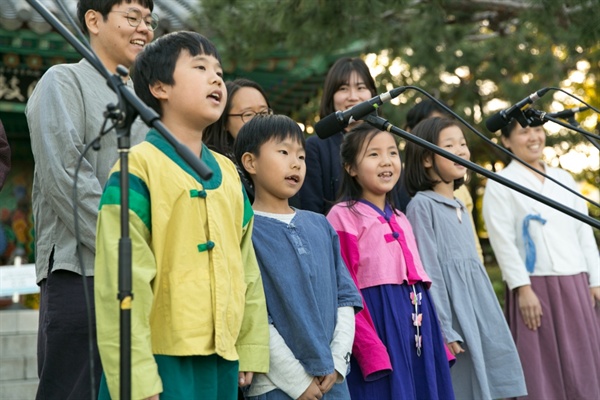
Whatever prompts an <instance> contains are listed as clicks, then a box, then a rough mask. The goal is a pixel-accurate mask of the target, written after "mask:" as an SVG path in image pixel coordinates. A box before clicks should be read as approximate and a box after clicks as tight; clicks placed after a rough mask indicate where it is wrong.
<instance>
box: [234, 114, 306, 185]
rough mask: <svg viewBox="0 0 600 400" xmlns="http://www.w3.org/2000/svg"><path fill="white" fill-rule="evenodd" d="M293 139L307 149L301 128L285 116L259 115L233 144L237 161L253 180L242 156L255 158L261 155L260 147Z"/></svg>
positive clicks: (245, 125)
mask: <svg viewBox="0 0 600 400" xmlns="http://www.w3.org/2000/svg"><path fill="white" fill-rule="evenodd" d="M288 138H291V139H292V140H295V141H297V142H298V143H300V144H302V147H305V140H304V134H303V133H302V129H300V126H298V124H297V123H296V122H295V121H294V120H293V119H291V118H290V117H287V116H285V115H277V114H274V115H257V116H256V117H254V118H252V119H251V120H250V121H248V122H246V123H245V124H244V125H243V126H242V128H241V129H240V131H239V132H238V135H237V138H236V139H235V142H234V144H233V149H234V153H235V160H236V162H237V164H238V166H239V167H240V169H241V170H242V171H243V172H244V175H245V176H246V177H248V179H251V177H250V175H249V174H248V173H247V172H246V170H245V169H244V165H243V163H242V156H243V155H244V153H251V154H254V155H255V156H259V155H260V147H261V146H262V145H263V144H265V143H266V142H268V141H270V140H275V141H278V142H282V141H284V140H285V139H288Z"/></svg>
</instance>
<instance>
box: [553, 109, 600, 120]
mask: <svg viewBox="0 0 600 400" xmlns="http://www.w3.org/2000/svg"><path fill="white" fill-rule="evenodd" d="M589 109H590V107H589V106H585V107H575V108H569V109H567V110H562V111H559V112H555V113H548V114H546V115H547V116H548V117H552V118H560V119H569V118H572V117H574V116H575V114H577V113H579V112H583V111H587V110H589Z"/></svg>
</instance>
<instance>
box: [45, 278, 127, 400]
mask: <svg viewBox="0 0 600 400" xmlns="http://www.w3.org/2000/svg"><path fill="white" fill-rule="evenodd" d="M50 267H52V266H50ZM86 280H87V287H88V293H89V296H90V302H91V307H92V309H91V318H92V327H93V332H92V337H91V338H90V335H89V332H88V311H87V309H86V303H85V298H84V291H83V279H82V277H81V275H78V274H76V273H73V272H70V271H64V270H58V271H50V272H49V273H48V278H46V279H44V280H43V281H42V282H41V283H40V289H41V297H40V322H39V328H38V350H37V357H38V376H39V378H40V383H39V386H38V391H37V395H36V400H54V399H56V400H87V399H90V400H96V399H92V390H91V387H92V386H91V375H90V369H91V368H90V352H89V348H90V341H91V345H92V346H93V361H94V377H95V386H96V387H95V393H96V395H97V394H98V385H99V383H100V375H101V372H102V367H101V365H100V356H99V354H98V346H97V344H96V315H95V312H94V278H93V277H88V278H86ZM116 302H117V300H116V297H115V304H116Z"/></svg>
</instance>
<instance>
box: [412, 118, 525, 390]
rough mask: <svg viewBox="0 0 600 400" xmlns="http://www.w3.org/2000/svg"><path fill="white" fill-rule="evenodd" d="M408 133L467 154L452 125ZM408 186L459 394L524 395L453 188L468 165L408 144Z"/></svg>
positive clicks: (433, 122) (442, 121)
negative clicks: (454, 359) (454, 360)
mask: <svg viewBox="0 0 600 400" xmlns="http://www.w3.org/2000/svg"><path fill="white" fill-rule="evenodd" d="M412 133H413V134H414V135H415V136H419V137H421V138H423V139H425V140H427V141H428V142H431V143H433V144H435V145H437V146H439V147H441V148H443V149H445V150H447V151H449V152H451V153H453V154H455V155H457V156H459V157H461V158H464V159H466V160H468V159H469V156H470V153H469V149H468V147H467V143H466V140H465V137H464V135H463V132H462V131H461V129H460V127H459V126H458V125H457V123H456V122H455V121H453V120H450V119H446V118H429V119H426V120H423V121H422V122H420V123H419V124H417V126H416V127H415V128H414V130H413V131H412ZM405 168H406V170H405V171H406V184H407V189H408V192H409V194H410V195H412V196H414V198H413V199H412V200H411V202H410V203H409V205H408V209H407V212H406V216H407V217H408V219H409V220H410V222H411V224H412V226H413V230H414V233H415V237H416V239H417V244H418V247H419V254H420V255H421V259H422V260H423V266H424V267H425V270H426V271H427V274H429V276H430V277H431V281H432V285H431V293H432V296H433V301H434V304H435V306H436V310H437V312H438V316H439V318H440V322H441V325H442V332H443V334H444V337H445V340H446V343H447V345H448V348H449V349H450V351H451V352H452V353H453V354H454V355H455V356H456V364H455V365H454V366H453V367H452V368H451V370H450V373H451V375H452V384H453V386H454V393H455V396H456V398H457V399H498V398H507V397H517V396H523V395H525V394H526V388H525V381H524V377H523V370H522V368H521V363H520V361H519V357H518V354H517V350H516V347H515V344H514V342H513V339H512V337H511V334H510V331H509V329H508V325H507V323H506V320H505V318H504V315H503V314H502V310H501V309H500V305H499V304H498V301H497V299H496V296H495V294H494V290H493V288H492V285H491V283H490V280H489V278H488V276H487V274H486V272H485V268H484V266H483V264H482V263H481V261H480V259H479V257H478V255H477V251H476V248H475V242H474V236H473V230H472V229H473V228H472V226H471V224H470V223H469V216H468V214H467V211H466V208H465V206H464V204H463V203H461V202H460V201H459V200H457V199H456V198H455V197H454V190H456V189H457V188H458V187H459V186H460V185H462V184H463V183H464V177H465V174H466V172H467V170H466V168H465V167H463V166H461V165H459V164H457V163H455V162H453V161H451V160H448V159H446V158H444V157H442V156H439V155H437V154H434V153H433V152H432V151H430V150H427V149H425V148H423V147H421V146H418V145H415V144H413V143H408V145H407V146H406V167H405Z"/></svg>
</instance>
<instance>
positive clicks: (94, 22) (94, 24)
mask: <svg viewBox="0 0 600 400" xmlns="http://www.w3.org/2000/svg"><path fill="white" fill-rule="evenodd" d="M101 20H104V17H103V16H102V14H100V13H99V12H98V11H96V10H87V11H86V13H85V16H84V21H85V25H86V26H87V30H88V32H89V33H90V36H92V35H97V34H98V32H99V31H100V26H99V23H100V21H101Z"/></svg>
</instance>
